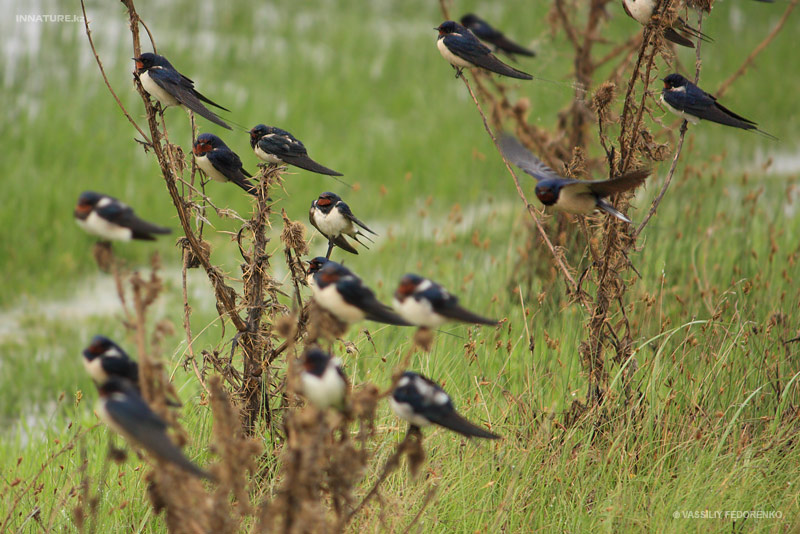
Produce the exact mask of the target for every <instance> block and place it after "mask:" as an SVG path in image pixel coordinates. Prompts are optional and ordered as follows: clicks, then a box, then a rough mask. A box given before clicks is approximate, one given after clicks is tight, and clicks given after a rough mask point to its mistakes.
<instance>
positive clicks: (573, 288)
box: [461, 75, 583, 301]
mask: <svg viewBox="0 0 800 534" xmlns="http://www.w3.org/2000/svg"><path fill="white" fill-rule="evenodd" d="M461 79H462V80H463V81H464V85H466V86H467V90H468V91H469V94H470V96H471V97H472V101H473V102H474V103H475V106H476V107H477V108H478V113H480V115H481V119H482V120H483V127H484V128H485V129H486V132H487V133H488V134H489V137H491V139H492V143H494V146H495V148H496V149H497V152H498V153H499V154H500V157H501V158H502V159H503V163H504V164H505V166H506V169H508V172H509V173H510V174H511V178H513V180H514V185H515V186H516V188H517V193H518V194H519V196H520V198H522V201H523V202H524V203H525V208H526V209H527V210H528V213H529V214H530V216H531V218H532V219H533V222H534V224H536V229H537V230H538V231H539V235H540V236H541V238H542V240H543V241H544V243H545V245H547V248H548V249H549V250H550V253H551V254H552V255H553V258H554V259H555V262H556V265H557V266H558V268H559V269H560V270H561V272H562V274H563V275H564V278H565V279H566V281H567V282H568V287H567V291H568V292H569V293H571V294H574V295H575V296H577V297H578V298H579V299H580V300H581V301H583V298H581V294H580V293H579V292H578V284H577V283H576V282H575V278H573V276H572V274H571V273H570V272H569V269H568V268H567V266H566V264H565V263H564V260H563V258H562V257H561V255H560V254H559V253H558V251H556V248H555V247H554V246H553V243H552V242H551V241H550V238H549V237H547V232H545V229H544V226H542V222H541V221H540V220H539V217H538V216H537V215H536V211H535V209H534V207H533V205H532V204H531V203H530V202H528V199H527V197H526V196H525V192H524V191H523V190H522V186H521V185H520V184H519V178H517V175H516V173H515V172H514V170H513V169H512V168H511V165H510V164H509V163H508V160H507V159H506V157H505V156H504V155H503V151H502V150H500V146H499V145H498V144H497V138H496V137H495V135H494V132H492V129H491V128H490V127H489V122H488V121H487V120H486V115H485V114H484V112H483V109H482V108H481V105H480V102H478V99H477V98H476V97H475V93H474V92H473V91H472V87H470V85H469V81H468V80H467V77H466V76H464V75H462V76H461Z"/></svg>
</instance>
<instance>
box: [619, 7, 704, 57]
mask: <svg viewBox="0 0 800 534" xmlns="http://www.w3.org/2000/svg"><path fill="white" fill-rule="evenodd" d="M657 1H658V0H622V8H623V9H624V10H625V13H627V14H628V16H629V17H630V18H632V19H634V20H635V21H636V22H638V23H639V24H641V25H642V26H646V25H647V23H648V22H650V18H651V17H652V16H653V10H654V9H655V7H656V3H657ZM664 37H665V38H666V39H667V40H669V41H672V42H673V43H675V44H679V45H681V46H686V47H689V48H694V42H692V39H698V38H699V39H701V40H703V41H706V42H711V41H713V39H711V38H710V37H709V36H708V35H706V34H704V33H702V32H701V31H700V30H698V29H696V28H692V27H691V26H689V24H687V23H686V21H685V20H683V19H682V18H681V17H676V18H675V20H674V21H673V23H672V25H671V26H668V27H666V28H664Z"/></svg>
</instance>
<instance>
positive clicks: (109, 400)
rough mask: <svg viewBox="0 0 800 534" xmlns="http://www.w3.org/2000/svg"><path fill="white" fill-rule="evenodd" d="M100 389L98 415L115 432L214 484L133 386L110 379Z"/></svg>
mask: <svg viewBox="0 0 800 534" xmlns="http://www.w3.org/2000/svg"><path fill="white" fill-rule="evenodd" d="M97 389H98V391H99V392H100V400H99V402H98V404H97V415H99V416H100V418H101V419H102V420H103V421H104V422H105V423H106V424H107V425H108V426H109V427H111V429H112V430H114V431H115V432H117V433H118V434H120V435H122V436H123V437H124V438H125V439H127V440H128V441H129V442H130V443H133V444H135V445H138V446H140V447H142V448H143V449H145V450H147V451H148V452H150V453H151V454H152V455H153V456H155V457H156V458H158V459H159V460H161V461H164V462H169V463H172V464H175V465H176V466H177V467H180V468H181V469H183V470H184V471H186V472H188V473H190V474H192V475H194V476H197V477H201V478H206V479H209V480H214V477H213V476H212V475H211V474H210V473H208V472H206V471H204V470H202V469H200V468H199V467H197V466H196V465H195V464H193V463H192V462H191V461H189V459H188V458H186V456H184V454H183V453H182V452H181V450H180V449H179V448H178V447H177V446H175V444H174V443H172V441H170V439H169V437H168V436H167V424H166V423H165V422H164V421H163V420H162V419H161V418H160V417H159V416H158V415H156V414H155V413H154V412H153V410H151V409H150V407H149V406H148V405H147V403H146V402H145V401H144V399H143V398H142V397H141V396H140V395H139V393H138V392H137V391H136V388H134V386H133V385H132V384H131V383H130V382H128V381H126V380H124V379H120V378H110V379H109V380H107V381H106V382H104V383H103V384H102V385H100V386H98V388H97Z"/></svg>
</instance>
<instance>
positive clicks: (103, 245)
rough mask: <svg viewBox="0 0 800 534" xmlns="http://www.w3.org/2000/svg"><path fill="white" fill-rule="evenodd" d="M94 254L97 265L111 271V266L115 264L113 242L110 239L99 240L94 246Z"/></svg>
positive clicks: (105, 271) (105, 270) (102, 269)
mask: <svg viewBox="0 0 800 534" xmlns="http://www.w3.org/2000/svg"><path fill="white" fill-rule="evenodd" d="M92 256H94V261H95V263H97V267H98V268H99V269H100V270H101V271H103V272H104V273H110V272H111V267H112V265H114V251H113V250H112V249H111V243H110V242H108V241H98V242H97V243H95V244H94V247H92Z"/></svg>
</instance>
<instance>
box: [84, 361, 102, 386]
mask: <svg viewBox="0 0 800 534" xmlns="http://www.w3.org/2000/svg"><path fill="white" fill-rule="evenodd" d="M83 367H84V369H86V372H87V373H88V374H89V376H90V377H92V380H94V381H95V383H97V384H102V383H103V382H105V381H106V380H107V379H108V375H107V374H106V372H105V371H104V370H103V362H102V358H100V357H98V358H95V359H93V360H88V359H86V358H84V359H83Z"/></svg>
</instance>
